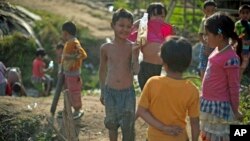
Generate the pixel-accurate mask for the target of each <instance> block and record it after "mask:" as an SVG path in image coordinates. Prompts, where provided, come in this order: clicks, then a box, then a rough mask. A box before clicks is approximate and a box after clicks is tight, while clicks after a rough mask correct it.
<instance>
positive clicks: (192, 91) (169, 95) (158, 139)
mask: <svg viewBox="0 0 250 141" xmlns="http://www.w3.org/2000/svg"><path fill="white" fill-rule="evenodd" d="M139 106H141V107H143V108H146V109H148V110H149V112H150V113H151V114H152V115H153V116H154V117H155V118H156V119H158V120H159V121H161V122H162V123H164V124H166V125H177V126H180V127H182V128H183V129H186V121H185V120H186V116H187V115H188V116H190V117H198V116H199V91H198V89H197V88H196V87H195V86H194V85H193V84H192V82H190V81H189V80H175V79H172V78H169V77H166V76H154V77H151V78H150V79H149V80H148V81H147V83H146V85H145V87H144V88H143V91H142V95H141V98H140V101H139ZM187 138H188V136H187V132H186V130H184V132H183V134H181V135H179V136H175V137H173V136H169V135H166V134H164V133H163V132H161V131H159V130H157V129H156V128H154V127H152V126H149V128H148V141H186V140H187Z"/></svg>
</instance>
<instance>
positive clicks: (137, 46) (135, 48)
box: [132, 44, 141, 52]
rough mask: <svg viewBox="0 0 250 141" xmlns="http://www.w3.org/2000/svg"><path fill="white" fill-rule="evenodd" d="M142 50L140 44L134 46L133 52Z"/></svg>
mask: <svg viewBox="0 0 250 141" xmlns="http://www.w3.org/2000/svg"><path fill="white" fill-rule="evenodd" d="M140 48H141V45H139V44H133V46H132V51H133V52H136V51H139V49H140Z"/></svg>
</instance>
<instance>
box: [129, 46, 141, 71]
mask: <svg viewBox="0 0 250 141" xmlns="http://www.w3.org/2000/svg"><path fill="white" fill-rule="evenodd" d="M139 52H140V46H139V45H137V44H133V46H132V59H131V60H132V62H131V66H132V71H133V74H134V75H136V74H138V73H139V70H140V64H139V59H138V58H139Z"/></svg>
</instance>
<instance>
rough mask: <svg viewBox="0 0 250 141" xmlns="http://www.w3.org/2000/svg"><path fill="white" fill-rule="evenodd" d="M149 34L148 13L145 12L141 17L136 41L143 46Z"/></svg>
mask: <svg viewBox="0 0 250 141" xmlns="http://www.w3.org/2000/svg"><path fill="white" fill-rule="evenodd" d="M147 35H148V13H144V14H143V17H142V18H141V19H140V24H139V28H138V33H137V39H136V43H137V44H139V45H141V46H143V45H145V44H146V42H147Z"/></svg>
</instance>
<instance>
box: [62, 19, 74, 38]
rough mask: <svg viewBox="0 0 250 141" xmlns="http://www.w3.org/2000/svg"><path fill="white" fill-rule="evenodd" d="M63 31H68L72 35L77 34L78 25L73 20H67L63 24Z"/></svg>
mask: <svg viewBox="0 0 250 141" xmlns="http://www.w3.org/2000/svg"><path fill="white" fill-rule="evenodd" d="M62 31H66V32H68V33H69V34H70V35H73V36H75V35H76V25H75V24H74V23H73V22H71V21H67V22H65V23H64V24H63V25H62Z"/></svg>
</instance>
